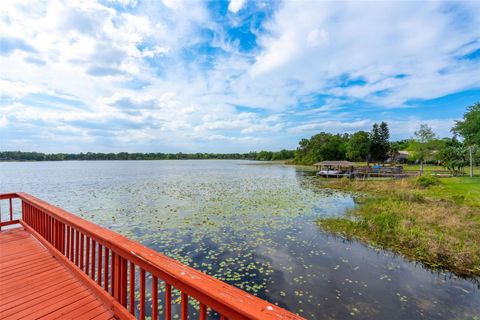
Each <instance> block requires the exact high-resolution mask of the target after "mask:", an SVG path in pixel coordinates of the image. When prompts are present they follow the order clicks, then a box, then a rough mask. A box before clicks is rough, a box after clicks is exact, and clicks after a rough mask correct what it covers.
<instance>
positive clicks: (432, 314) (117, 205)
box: [0, 160, 480, 319]
mask: <svg viewBox="0 0 480 320" xmlns="http://www.w3.org/2000/svg"><path fill="white" fill-rule="evenodd" d="M16 191H23V192H28V193H31V194H32V195H34V196H36V197H39V198H41V199H43V200H46V201H48V202H50V203H52V204H55V205H57V206H60V207H62V208H64V209H66V210H68V211H71V212H72V213H75V214H77V215H79V216H81V217H83V218H85V219H88V220H90V221H92V222H95V223H97V224H100V225H102V226H104V227H107V228H109V229H112V230H115V231H117V232H119V233H121V234H123V235H125V236H127V237H130V238H133V239H135V240H137V241H139V242H141V243H143V244H144V245H146V246H148V247H151V248H153V249H155V250H157V251H159V252H161V253H163V254H165V255H168V256H170V257H172V258H175V259H178V260H180V261H182V262H183V263H186V264H188V265H190V266H192V267H194V268H196V269H200V270H202V271H204V272H206V273H208V274H210V275H212V276H215V277H217V278H219V279H222V280H224V281H226V282H228V283H230V284H232V285H234V286H237V287H239V288H242V289H244V290H246V291H248V292H250V293H252V294H255V295H257V296H259V297H260V298H263V299H266V300H269V301H271V302H277V303H278V305H280V306H282V307H284V308H286V309H288V310H291V311H293V312H296V313H298V314H300V315H302V316H304V317H305V318H307V319H346V318H356V319H385V318H388V319H427V318H435V319H480V289H479V279H461V278H458V277H456V276H455V275H453V274H450V273H448V272H438V271H431V270H428V269H425V268H423V267H422V266H421V265H419V264H415V263H412V262H408V261H407V260H405V259H403V258H402V257H399V256H395V255H394V254H392V253H390V252H388V251H383V250H378V249H375V248H372V247H368V246H365V245H363V244H361V243H358V242H355V241H347V240H345V239H343V238H339V237H333V236H331V235H329V234H326V233H325V232H323V231H322V229H321V228H320V227H319V226H317V225H316V223H315V221H316V219H318V217H321V216H324V215H327V216H330V215H342V214H344V213H345V211H346V210H348V209H350V208H353V207H354V206H355V201H354V197H353V195H351V194H348V193H342V192H338V191H330V190H326V189H323V188H322V187H321V183H320V182H319V179H317V178H316V177H315V176H313V175H312V173H311V172H309V171H305V170H302V168H298V167H294V166H285V165H281V164H275V163H259V162H253V161H235V160H193V161H92V162H89V161H84V162H75V161H72V162H9V163H0V193H5V192H16ZM3 212H4V213H5V211H3Z"/></svg>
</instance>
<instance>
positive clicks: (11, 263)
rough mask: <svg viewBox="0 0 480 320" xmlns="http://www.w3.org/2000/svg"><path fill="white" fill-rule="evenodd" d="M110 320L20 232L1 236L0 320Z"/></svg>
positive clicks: (66, 273) (73, 279)
mask: <svg viewBox="0 0 480 320" xmlns="http://www.w3.org/2000/svg"><path fill="white" fill-rule="evenodd" d="M40 318H42V319H112V318H115V317H114V314H113V312H112V311H111V310H110V309H109V308H108V307H106V306H105V305H104V304H103V302H102V301H100V299H98V298H97V297H96V296H95V294H94V293H93V292H92V291H91V290H90V289H88V288H87V287H86V286H85V285H84V284H83V283H82V282H81V281H80V280H79V279H78V278H77V277H76V276H75V275H74V274H72V273H71V272H70V271H69V270H68V269H67V268H66V267H65V266H63V265H62V264H61V263H60V262H59V261H58V260H57V259H55V258H54V257H53V256H52V255H51V254H50V253H49V252H48V250H47V249H46V248H45V247H43V246H42V245H41V244H40V242H38V241H37V240H36V239H35V238H34V237H33V236H32V235H31V234H30V233H28V232H27V231H25V230H24V229H23V228H16V229H10V230H5V231H1V232H0V319H40Z"/></svg>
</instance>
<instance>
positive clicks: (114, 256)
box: [110, 251, 120, 301]
mask: <svg viewBox="0 0 480 320" xmlns="http://www.w3.org/2000/svg"><path fill="white" fill-rule="evenodd" d="M118 259H119V256H118V254H116V253H115V252H113V251H112V288H111V291H110V293H111V295H112V296H113V297H114V298H115V300H117V301H119V290H118V289H119V287H120V285H119V283H118V282H119V280H120V277H119V274H120V272H118V271H119V270H118V269H120V262H119V261H118Z"/></svg>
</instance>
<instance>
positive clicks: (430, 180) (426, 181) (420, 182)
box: [415, 175, 440, 188]
mask: <svg viewBox="0 0 480 320" xmlns="http://www.w3.org/2000/svg"><path fill="white" fill-rule="evenodd" d="M415 183H416V185H417V186H420V187H422V188H428V187H430V186H434V185H437V184H439V183H440V181H439V180H438V178H437V177H433V176H429V175H424V176H420V177H418V178H417V180H416V181H415Z"/></svg>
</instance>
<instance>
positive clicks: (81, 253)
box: [80, 233, 85, 270]
mask: <svg viewBox="0 0 480 320" xmlns="http://www.w3.org/2000/svg"><path fill="white" fill-rule="evenodd" d="M84 245H85V244H84V235H83V233H80V269H82V270H83V253H84Z"/></svg>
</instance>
